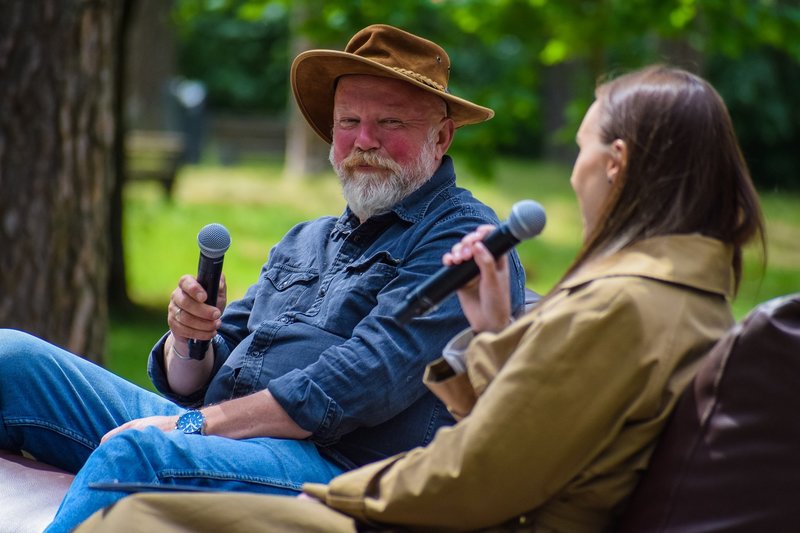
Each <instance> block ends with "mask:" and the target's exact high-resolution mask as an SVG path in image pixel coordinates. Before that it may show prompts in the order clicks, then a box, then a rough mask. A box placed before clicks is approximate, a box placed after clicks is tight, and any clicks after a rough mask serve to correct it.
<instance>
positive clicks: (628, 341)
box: [308, 291, 646, 529]
mask: <svg viewBox="0 0 800 533" xmlns="http://www.w3.org/2000/svg"><path fill="white" fill-rule="evenodd" d="M582 297H583V296H581V295H578V296H573V298H582ZM568 298H569V297H568ZM576 309H580V311H578V312H576ZM621 332H624V343H623V342H621V341H620V338H621ZM644 342H645V341H644V333H643V332H642V324H641V313H640V310H639V309H637V305H636V303H635V302H634V301H632V300H631V299H630V297H629V296H628V295H626V294H625V293H624V291H618V292H615V293H613V294H606V295H604V296H603V297H597V295H595V296H594V297H591V296H590V297H588V298H587V299H586V301H583V302H580V303H579V304H578V305H577V306H576V305H567V306H564V305H560V306H559V305H556V306H549V307H548V306H545V308H544V309H538V310H535V311H533V312H532V313H531V314H529V315H527V316H525V317H524V318H522V319H521V320H519V321H518V322H516V323H515V324H513V325H512V326H511V327H510V328H508V329H507V330H505V331H504V332H501V333H500V334H497V335H487V334H482V335H480V336H478V337H477V338H476V339H475V341H474V342H473V343H472V345H471V347H470V350H471V351H472V352H473V353H471V354H470V356H471V357H473V358H477V359H478V360H480V359H481V358H482V357H484V356H485V357H487V358H488V359H489V360H503V359H505V357H507V356H508V354H509V353H510V357H509V358H508V361H507V363H506V364H505V366H504V367H503V368H502V369H501V370H500V372H499V373H498V374H497V375H496V378H495V379H494V380H493V381H491V383H489V384H488V387H486V390H485V393H484V394H483V395H482V396H481V397H480V398H479V399H478V401H477V403H476V405H475V408H474V409H473V411H472V413H471V414H470V415H469V416H468V417H467V418H465V419H464V420H463V421H461V422H459V423H458V424H457V425H456V426H453V427H449V428H442V429H441V430H440V431H439V432H438V433H437V434H436V437H435V438H434V440H433V441H432V442H431V444H430V445H428V446H427V447H425V448H417V449H414V450H412V451H411V452H409V453H407V454H405V455H402V456H397V457H394V458H390V459H387V460H386V461H383V462H381V463H376V464H372V465H368V466H367V467H365V468H360V469H357V470H355V471H352V472H350V473H346V474H344V475H341V476H339V477H337V478H335V479H334V480H333V481H332V482H331V483H330V485H329V486H328V487H327V488H325V487H320V486H313V487H309V489H308V490H309V492H312V493H314V494H315V495H316V496H318V497H322V498H323V499H324V501H326V502H327V504H328V505H330V506H332V507H334V508H336V509H339V510H341V511H344V512H346V513H348V514H350V515H352V516H355V517H357V518H360V519H362V520H366V521H372V522H379V523H390V524H401V525H406V526H410V527H424V528H443V529H465V528H466V529H475V528H479V527H485V526H489V525H493V524H497V523H500V522H502V521H504V520H507V519H508V518H509V517H513V516H516V515H518V514H520V513H523V512H527V511H530V510H532V509H535V508H537V507H538V506H540V505H542V504H543V503H544V502H546V501H548V499H550V498H551V497H552V496H553V495H554V494H556V493H557V492H558V491H559V490H561V489H562V488H563V487H564V486H566V485H567V483H568V482H570V480H572V479H573V478H574V477H575V476H576V475H578V474H579V473H581V472H582V471H583V469H584V468H585V467H586V465H587V464H589V463H590V462H591V461H592V459H593V457H595V456H596V455H597V454H598V453H599V451H600V450H602V449H603V448H604V447H606V446H607V445H608V442H609V441H610V440H611V439H613V437H614V435H615V433H617V432H618V431H620V427H619V425H620V424H621V422H620V420H621V419H624V416H621V413H622V412H624V410H625V409H626V405H627V404H629V403H630V401H631V397H632V396H633V395H637V394H640V393H641V387H642V386H643V385H642V383H641V382H643V381H644V380H645V379H646V378H645V377H644V376H643V375H641V374H643V373H642V372H640V366H641V365H640V364H638V363H637V362H636V358H637V354H638V353H639V352H640V351H641V350H642V349H644ZM487 487H495V488H502V490H487Z"/></svg>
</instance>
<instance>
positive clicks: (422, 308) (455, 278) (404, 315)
mask: <svg viewBox="0 0 800 533" xmlns="http://www.w3.org/2000/svg"><path fill="white" fill-rule="evenodd" d="M546 222H547V216H546V215H545V213H544V209H543V208H542V206H541V205H539V203H538V202H534V201H533V200H522V201H520V202H517V203H516V204H514V207H512V208H511V214H510V215H509V217H508V221H506V222H505V223H503V224H500V226H498V227H497V229H495V230H494V231H493V232H491V233H490V234H489V235H487V236H486V237H485V238H484V239H483V244H484V246H486V248H487V249H488V250H489V251H490V252H491V253H492V255H493V256H494V257H500V256H501V255H503V254H504V253H506V252H507V251H509V250H510V249H511V248H513V247H514V246H516V245H517V244H519V242H520V241H523V240H525V239H530V238H531V237H535V236H536V235H538V234H539V233H541V232H542V230H543V229H544V225H545V223H546ZM478 273H479V270H478V265H476V264H475V260H474V259H471V260H469V261H467V262H464V263H459V264H458V265H453V266H445V267H442V268H441V269H440V270H439V272H437V273H436V274H434V275H433V276H431V277H430V278H429V279H428V280H427V281H426V282H424V283H423V284H422V285H420V286H419V287H417V288H416V289H414V290H413V291H411V292H410V293H409V294H408V296H406V298H405V300H403V303H402V304H401V305H400V307H399V309H398V310H397V311H395V314H394V318H395V320H397V321H398V322H399V323H401V324H407V323H408V322H410V321H411V319H412V318H414V317H418V316H421V315H424V314H425V313H427V312H428V311H430V310H431V309H433V308H435V307H436V306H437V305H438V304H439V302H441V301H442V300H444V299H445V297H447V296H449V295H450V294H452V293H453V292H455V291H456V290H458V289H459V288H460V287H462V286H463V285H465V284H466V283H467V282H468V281H469V280H471V279H472V278H474V277H475V276H477V275H478Z"/></svg>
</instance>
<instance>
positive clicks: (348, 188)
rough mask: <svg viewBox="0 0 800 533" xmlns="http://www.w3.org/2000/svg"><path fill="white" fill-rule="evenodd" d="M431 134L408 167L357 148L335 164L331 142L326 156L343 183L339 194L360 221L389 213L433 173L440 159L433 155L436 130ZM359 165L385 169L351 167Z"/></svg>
mask: <svg viewBox="0 0 800 533" xmlns="http://www.w3.org/2000/svg"><path fill="white" fill-rule="evenodd" d="M431 133H432V134H431V135H430V136H429V139H428V140H427V141H426V142H425V144H424V145H423V146H422V150H421V151H420V154H419V156H418V157H417V159H416V160H415V162H414V164H412V165H410V166H409V167H407V168H403V167H401V166H400V165H398V164H397V163H396V162H395V161H394V160H393V159H390V158H387V157H383V156H380V155H378V154H376V153H374V152H371V151H363V150H359V149H357V148H356V149H353V151H352V152H351V153H350V155H348V156H347V157H346V158H345V159H343V160H342V161H341V162H340V163H339V164H336V162H335V161H334V157H333V145H331V151H330V156H329V159H330V162H331V165H333V169H334V170H335V171H336V174H337V175H338V176H339V181H340V182H341V184H342V195H343V196H344V199H345V200H346V201H347V205H348V206H349V207H350V210H351V211H352V212H353V214H355V215H356V216H357V217H358V219H359V220H361V221H362V222H364V221H365V220H367V219H368V218H370V217H372V216H374V215H380V214H382V213H386V212H388V211H389V210H390V209H391V208H392V207H393V206H395V205H396V204H397V203H398V202H400V201H401V200H403V199H404V198H405V197H406V196H408V195H409V194H411V193H412V192H414V191H416V190H417V189H418V188H419V187H421V186H422V184H423V183H425V182H426V181H428V180H429V179H430V177H431V176H433V173H434V172H435V171H436V169H437V168H438V165H439V162H438V161H437V160H436V159H435V157H434V151H435V149H436V142H435V133H436V132H431ZM361 164H367V165H370V166H372V167H377V168H381V169H385V171H384V172H362V171H358V170H354V169H355V168H356V167H357V166H358V165H361Z"/></svg>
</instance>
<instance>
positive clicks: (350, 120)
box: [337, 118, 358, 128]
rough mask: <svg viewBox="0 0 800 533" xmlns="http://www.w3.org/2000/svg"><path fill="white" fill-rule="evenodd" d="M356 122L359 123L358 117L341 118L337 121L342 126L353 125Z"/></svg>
mask: <svg viewBox="0 0 800 533" xmlns="http://www.w3.org/2000/svg"><path fill="white" fill-rule="evenodd" d="M356 124H358V121H357V120H356V119H354V118H340V119H339V120H338V121H337V125H338V126H340V127H342V128H348V127H353V126H355V125H356Z"/></svg>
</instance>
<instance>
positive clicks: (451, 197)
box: [148, 156, 525, 468]
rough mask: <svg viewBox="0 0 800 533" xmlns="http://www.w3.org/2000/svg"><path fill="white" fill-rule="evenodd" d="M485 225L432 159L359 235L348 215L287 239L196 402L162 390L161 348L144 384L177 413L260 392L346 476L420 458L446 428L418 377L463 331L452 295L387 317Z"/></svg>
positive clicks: (244, 303) (483, 209)
mask: <svg viewBox="0 0 800 533" xmlns="http://www.w3.org/2000/svg"><path fill="white" fill-rule="evenodd" d="M497 223H498V219H497V217H496V215H495V214H494V212H493V211H492V210H491V209H490V208H489V207H487V206H486V205H484V204H482V203H480V202H479V201H478V200H476V199H475V198H474V197H473V196H472V195H471V193H469V192H468V191H466V190H464V189H460V188H458V187H456V185H455V173H454V170H453V163H452V160H451V159H450V158H449V157H447V156H445V158H444V159H443V161H442V164H441V166H440V167H439V169H438V170H437V172H436V173H435V174H434V175H433V177H432V178H431V179H430V180H428V182H426V183H425V184H424V185H423V186H422V187H420V188H419V189H418V190H417V191H415V192H414V193H412V194H411V195H409V196H408V197H407V198H406V199H404V200H403V201H401V202H400V203H398V204H397V205H396V206H395V207H394V208H393V209H392V210H391V211H390V212H389V213H386V214H383V215H376V216H373V217H371V218H370V219H369V220H367V221H365V222H364V223H362V224H359V221H358V219H357V218H356V217H355V216H354V215H353V214H352V213H351V212H350V210H349V208H348V209H345V212H344V214H343V215H342V216H341V217H339V218H338V219H337V218H334V217H323V218H320V219H317V220H313V221H310V222H305V223H301V224H299V225H297V226H295V227H294V228H292V229H291V230H290V231H289V233H287V234H286V236H285V237H284V238H283V239H282V240H281V241H280V242H279V243H278V244H277V245H276V246H275V247H274V248H273V249H272V251H271V252H270V255H269V260H268V261H267V263H266V265H264V266H263V267H262V269H261V274H260V276H259V279H258V281H257V282H256V283H255V284H254V285H252V286H251V287H250V288H249V289H248V291H247V293H246V294H245V296H244V297H243V298H242V299H241V300H239V301H236V302H233V303H231V304H230V305H229V306H228V307H227V308H226V309H225V312H224V313H223V315H222V326H221V327H220V328H219V331H218V334H217V336H216V337H215V339H214V340H213V346H214V353H215V368H214V374H213V377H212V379H211V381H210V383H209V384H208V387H207V388H206V389H205V390H202V391H198V393H196V394H194V395H193V396H191V397H183V396H179V395H176V394H175V393H173V392H172V391H171V390H170V388H169V385H168V383H167V381H166V376H165V374H164V371H163V347H164V341H165V339H166V336H165V337H164V338H162V340H161V341H160V342H159V343H158V344H157V345H156V347H155V348H154V349H153V352H152V353H151V355H150V362H149V365H148V366H149V373H150V377H151V379H152V380H153V383H154V385H155V386H156V388H157V389H158V390H159V391H160V392H162V393H163V394H164V395H166V396H167V397H169V398H170V399H172V400H174V401H176V402H178V403H182V404H185V405H191V404H194V405H198V404H200V403H203V404H205V405H208V404H212V403H218V402H222V401H225V400H228V399H232V398H237V397H241V396H245V395H248V394H252V393H254V392H257V391H260V390H263V389H265V388H266V389H268V390H269V391H270V393H272V395H273V396H274V397H275V399H276V400H277V401H278V403H279V404H280V405H281V406H282V407H283V408H284V409H285V410H286V412H287V414H288V415H289V416H290V417H291V418H292V420H294V422H295V423H297V424H298V425H299V426H300V427H302V428H303V429H305V430H307V431H310V432H311V433H312V435H311V437H309V438H310V439H311V440H312V441H313V442H314V443H315V444H316V445H317V446H318V447H319V448H320V450H321V451H322V453H323V454H325V455H326V456H327V457H329V458H330V459H332V460H334V461H335V462H337V463H338V464H340V465H341V466H343V467H345V468H352V467H355V466H358V465H362V464H366V463H368V462H372V461H375V460H379V459H382V458H385V457H388V456H390V455H393V454H395V453H398V452H401V451H404V450H408V449H410V448H413V447H415V446H423V445H425V444H427V443H428V442H429V441H430V440H431V438H432V437H433V434H434V433H435V431H436V429H438V428H439V427H441V426H443V425H447V424H451V423H452V422H453V420H452V418H451V416H450V414H449V413H448V412H447V409H446V408H445V407H444V405H443V404H441V402H440V401H439V400H438V399H436V398H435V396H433V395H432V394H431V393H430V392H428V391H427V389H426V387H425V386H424V385H423V383H422V374H423V371H424V369H425V366H426V364H427V363H429V362H430V361H432V360H434V359H436V358H437V357H438V356H439V355H440V353H441V351H442V348H443V347H444V345H445V344H446V343H447V341H448V340H449V339H450V338H451V337H452V336H453V335H455V334H456V333H458V332H459V331H461V330H462V329H464V327H466V326H467V322H466V319H465V318H464V315H463V313H462V311H461V308H460V305H459V303H458V299H457V298H456V297H455V296H451V297H448V298H447V299H446V300H445V301H444V302H442V304H441V305H440V306H439V307H438V308H437V309H435V310H434V311H432V312H430V313H428V314H427V315H425V316H423V317H418V318H415V319H414V320H412V321H411V322H410V323H409V324H407V325H400V324H398V323H397V322H396V321H395V320H394V319H393V313H394V312H395V310H396V309H397V308H398V306H399V305H400V303H401V302H402V300H403V298H404V297H405V296H406V294H408V293H409V292H410V291H411V290H412V289H414V288H415V287H417V286H418V285H419V284H420V283H422V282H423V281H425V280H426V279H427V278H428V277H430V276H431V275H432V274H434V273H435V272H436V271H438V270H439V268H441V259H442V255H444V253H445V252H447V251H448V250H449V249H450V248H451V247H452V245H453V244H455V243H456V242H458V241H459V240H460V239H461V238H462V237H463V236H464V235H465V234H466V233H468V232H470V231H472V230H474V229H475V228H476V227H477V226H478V225H479V224H497ZM510 259H511V261H510V272H511V287H512V291H511V293H512V307H513V309H514V310H517V309H519V308H520V307H521V306H522V304H523V292H524V282H525V280H524V273H523V270H522V267H521V265H520V262H519V258H518V257H517V255H516V254H515V253H512V254H510Z"/></svg>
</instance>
